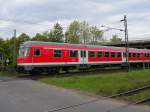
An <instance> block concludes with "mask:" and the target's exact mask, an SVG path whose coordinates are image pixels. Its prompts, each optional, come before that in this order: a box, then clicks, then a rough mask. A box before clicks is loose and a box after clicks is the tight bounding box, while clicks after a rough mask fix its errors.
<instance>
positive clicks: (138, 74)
mask: <svg viewBox="0 0 150 112" xmlns="http://www.w3.org/2000/svg"><path fill="white" fill-rule="evenodd" d="M40 81H42V82H44V83H46V84H52V85H56V86H60V87H64V88H69V89H75V90H80V91H86V92H90V93H94V94H97V95H101V96H108V95H112V94H117V93H120V92H124V91H127V90H129V89H133V88H138V87H140V86H143V85H146V84H150V70H141V71H132V72H128V73H127V72H126V73H125V72H121V73H112V74H111V73H110V74H105V75H100V74H96V75H90V76H71V77H63V78H62V77H61V78H59V77H47V78H42V79H40ZM149 96H150V94H149V92H144V93H141V94H138V95H135V96H132V97H128V98H126V99H131V100H137V99H138V98H139V97H140V98H145V97H149Z"/></svg>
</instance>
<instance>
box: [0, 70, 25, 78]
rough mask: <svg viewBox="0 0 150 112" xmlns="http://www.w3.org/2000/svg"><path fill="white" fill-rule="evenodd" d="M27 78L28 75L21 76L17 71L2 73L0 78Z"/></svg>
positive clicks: (0, 72)
mask: <svg viewBox="0 0 150 112" xmlns="http://www.w3.org/2000/svg"><path fill="white" fill-rule="evenodd" d="M21 76H26V74H19V73H17V72H15V71H0V77H21Z"/></svg>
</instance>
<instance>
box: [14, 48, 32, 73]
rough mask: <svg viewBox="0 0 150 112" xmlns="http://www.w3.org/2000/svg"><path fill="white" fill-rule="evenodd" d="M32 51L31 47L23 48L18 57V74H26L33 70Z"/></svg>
mask: <svg viewBox="0 0 150 112" xmlns="http://www.w3.org/2000/svg"><path fill="white" fill-rule="evenodd" d="M30 63H32V57H31V50H30V48H29V47H25V46H21V47H20V49H19V55H18V57H17V72H20V73H26V72H28V71H31V70H32V67H31V65H30Z"/></svg>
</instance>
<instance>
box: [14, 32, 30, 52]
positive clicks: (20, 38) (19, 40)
mask: <svg viewBox="0 0 150 112" xmlns="http://www.w3.org/2000/svg"><path fill="white" fill-rule="evenodd" d="M29 40H30V36H29V35H27V34H25V33H22V34H21V35H19V36H18V37H17V38H16V48H17V49H19V46H20V44H21V43H23V42H25V41H29Z"/></svg>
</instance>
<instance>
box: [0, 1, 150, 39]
mask: <svg viewBox="0 0 150 112" xmlns="http://www.w3.org/2000/svg"><path fill="white" fill-rule="evenodd" d="M149 5H150V2H149V0H120V1H117V0H80V1H79V0H71V1H70V0H5V1H3V0H0V7H1V10H0V17H1V18H0V20H1V19H2V20H3V21H0V24H2V26H3V27H2V26H1V27H0V32H1V33H0V34H1V35H0V36H6V34H7V36H10V37H11V35H10V33H9V32H10V31H9V32H8V33H7V31H4V30H3V31H2V28H4V29H6V30H7V29H14V28H16V29H17V30H18V32H19V34H20V33H21V32H28V34H30V35H34V34H35V33H36V32H43V31H45V30H50V29H51V28H52V26H53V25H54V24H55V23H56V22H59V23H61V24H62V26H63V27H64V29H65V30H66V28H67V26H68V25H69V23H70V22H71V21H73V20H79V21H82V20H86V21H87V22H89V23H90V24H91V25H97V26H101V25H103V24H104V25H109V26H113V27H119V28H123V24H122V23H120V22H119V20H120V19H122V18H123V15H124V14H127V16H128V26H129V34H130V35H135V34H140V33H143V34H144V33H148V32H149V30H148V29H150V28H149V26H150V12H149V10H150V8H149ZM4 20H10V21H4ZM11 20H12V21H11ZM114 32H115V31H114ZM8 34H9V35H8ZM118 34H119V33H118Z"/></svg>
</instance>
